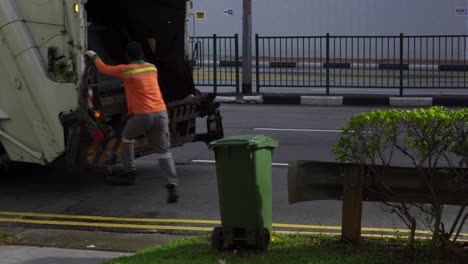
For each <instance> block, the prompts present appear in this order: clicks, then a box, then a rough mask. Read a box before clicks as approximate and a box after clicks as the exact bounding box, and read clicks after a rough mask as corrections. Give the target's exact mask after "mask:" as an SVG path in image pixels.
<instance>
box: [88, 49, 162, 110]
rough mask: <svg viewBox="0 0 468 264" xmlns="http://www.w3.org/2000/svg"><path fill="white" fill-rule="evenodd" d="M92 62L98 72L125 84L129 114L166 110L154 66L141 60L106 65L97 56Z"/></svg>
mask: <svg viewBox="0 0 468 264" xmlns="http://www.w3.org/2000/svg"><path fill="white" fill-rule="evenodd" d="M94 63H95V64H96V67H97V69H98V70H99V72H100V73H103V74H107V75H111V76H114V77H117V78H119V79H121V80H122V81H123V82H124V86H125V95H126V97H127V109H128V113H129V114H148V113H155V112H162V111H167V108H166V104H165V103H164V99H163V97H162V94H161V90H160V88H159V83H158V70H157V68H156V66H154V65H153V64H151V63H147V62H145V61H143V60H138V61H134V62H132V63H130V64H121V65H117V66H109V65H106V64H105V63H104V62H103V61H102V60H101V59H100V58H99V57H98V56H95V57H94Z"/></svg>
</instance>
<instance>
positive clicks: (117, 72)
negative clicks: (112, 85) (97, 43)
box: [86, 51, 125, 79]
mask: <svg viewBox="0 0 468 264" xmlns="http://www.w3.org/2000/svg"><path fill="white" fill-rule="evenodd" d="M86 55H87V56H88V57H90V58H92V60H93V61H94V64H95V65H96V68H97V69H98V71H99V72H100V73H102V74H107V75H111V76H114V77H117V78H119V79H123V78H124V76H123V69H124V67H125V66H124V65H117V66H110V65H107V64H105V63H104V62H103V61H102V59H101V58H99V56H98V55H97V54H96V53H95V52H94V51H87V52H86Z"/></svg>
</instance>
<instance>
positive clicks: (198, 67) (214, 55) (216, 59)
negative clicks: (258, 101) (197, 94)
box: [190, 34, 240, 93]
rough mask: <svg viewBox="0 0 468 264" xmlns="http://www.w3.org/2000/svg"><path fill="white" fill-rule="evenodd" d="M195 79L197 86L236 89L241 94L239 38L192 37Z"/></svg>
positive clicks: (214, 88) (214, 89) (215, 89)
mask: <svg viewBox="0 0 468 264" xmlns="http://www.w3.org/2000/svg"><path fill="white" fill-rule="evenodd" d="M190 43H191V47H192V63H193V69H194V72H193V78H194V81H195V85H196V86H211V87H213V91H214V92H215V93H216V92H217V90H218V87H220V86H230V87H235V88H236V92H237V93H239V86H240V85H239V83H240V77H239V74H240V73H239V67H240V62H239V37H238V35H237V34H235V35H234V36H231V37H225V36H217V35H216V34H215V35H213V36H211V37H191V38H190Z"/></svg>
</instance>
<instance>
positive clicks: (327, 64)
mask: <svg viewBox="0 0 468 264" xmlns="http://www.w3.org/2000/svg"><path fill="white" fill-rule="evenodd" d="M326 49H327V50H326V56H327V57H326V61H325V65H326V72H327V77H326V78H327V83H326V89H327V95H330V34H329V33H327V37H326Z"/></svg>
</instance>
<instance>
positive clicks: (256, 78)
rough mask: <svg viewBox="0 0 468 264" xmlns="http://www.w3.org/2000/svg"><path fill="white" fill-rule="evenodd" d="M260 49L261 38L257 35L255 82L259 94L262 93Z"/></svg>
mask: <svg viewBox="0 0 468 264" xmlns="http://www.w3.org/2000/svg"><path fill="white" fill-rule="evenodd" d="M259 53H260V47H259V36H258V34H255V82H256V86H257V88H256V89H257V93H260V58H259V55H260V54H259Z"/></svg>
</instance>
